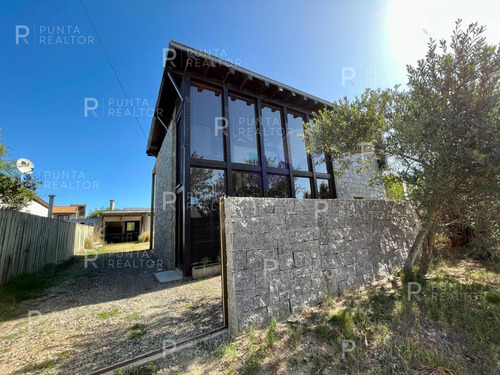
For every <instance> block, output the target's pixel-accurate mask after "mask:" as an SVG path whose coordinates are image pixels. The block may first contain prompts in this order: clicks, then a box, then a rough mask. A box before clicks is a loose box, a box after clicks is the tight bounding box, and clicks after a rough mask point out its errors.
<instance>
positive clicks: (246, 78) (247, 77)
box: [240, 74, 253, 90]
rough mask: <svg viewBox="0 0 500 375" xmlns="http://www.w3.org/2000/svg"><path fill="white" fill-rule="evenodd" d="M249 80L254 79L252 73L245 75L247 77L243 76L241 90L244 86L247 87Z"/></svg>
mask: <svg viewBox="0 0 500 375" xmlns="http://www.w3.org/2000/svg"><path fill="white" fill-rule="evenodd" d="M248 81H253V77H252V76H251V75H250V74H247V75H245V78H243V81H242V82H241V85H240V90H243V87H245V84H246V83H247V82H248Z"/></svg>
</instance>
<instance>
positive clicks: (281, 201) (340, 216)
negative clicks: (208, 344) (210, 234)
mask: <svg viewBox="0 0 500 375" xmlns="http://www.w3.org/2000/svg"><path fill="white" fill-rule="evenodd" d="M223 218H224V226H225V235H226V238H225V246H226V258H227V261H226V267H227V293H228V318H229V328H230V331H231V333H232V334H238V333H239V332H241V331H242V330H245V329H248V328H249V327H250V326H251V325H256V326H260V325H265V324H268V322H269V321H270V319H271V317H275V318H277V319H283V318H285V317H287V316H289V315H291V314H294V313H297V312H299V311H300V310H301V309H302V308H304V307H306V306H312V305H315V304H318V303H320V302H321V301H322V299H323V298H324V297H325V296H326V295H327V294H330V295H337V294H338V293H340V292H341V291H342V290H344V289H346V288H349V287H355V286H360V285H363V284H365V283H367V282H369V281H370V280H373V279H375V278H377V277H378V276H383V275H385V274H387V273H389V272H391V271H392V270H393V269H394V268H397V267H400V266H402V265H403V263H404V260H405V258H406V255H407V253H408V250H409V248H410V247H411V244H412V242H413V239H414V238H415V236H416V233H417V231H418V226H419V221H418V218H417V216H416V214H415V212H414V211H413V210H412V209H411V207H409V206H408V205H403V204H400V203H397V202H392V201H383V200H337V199H335V200H310V199H293V198H238V197H228V198H226V199H225V201H224V216H223Z"/></svg>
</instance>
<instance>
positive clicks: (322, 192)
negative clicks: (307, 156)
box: [316, 178, 333, 199]
mask: <svg viewBox="0 0 500 375" xmlns="http://www.w3.org/2000/svg"><path fill="white" fill-rule="evenodd" d="M316 184H317V185H318V197H319V199H332V198H333V197H332V194H331V192H330V181H329V180H325V179H322V178H317V179H316Z"/></svg>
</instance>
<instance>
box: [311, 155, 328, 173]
mask: <svg viewBox="0 0 500 375" xmlns="http://www.w3.org/2000/svg"><path fill="white" fill-rule="evenodd" d="M313 160H314V170H315V171H316V173H328V170H327V168H326V160H325V156H324V155H318V156H315V157H314V159H313Z"/></svg>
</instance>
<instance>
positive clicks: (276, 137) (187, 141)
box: [146, 41, 385, 276]
mask: <svg viewBox="0 0 500 375" xmlns="http://www.w3.org/2000/svg"><path fill="white" fill-rule="evenodd" d="M169 47H170V48H169V55H168V57H167V60H166V64H165V69H164V72H163V77H162V82H161V86H160V90H159V95H158V99H157V103H156V108H155V116H154V117H153V120H152V123H151V128H150V132H149V138H148V144H147V149H146V152H147V154H148V155H150V156H154V157H156V163H155V167H154V169H153V180H152V183H153V186H152V191H153V197H152V202H154V206H153V207H152V209H153V210H154V220H153V221H154V231H153V234H154V239H153V240H154V241H153V242H154V250H155V252H156V253H157V254H158V255H159V256H161V257H162V258H163V264H164V265H165V266H166V267H167V268H175V267H179V268H181V269H183V273H184V275H185V276H190V275H191V268H192V266H193V265H196V264H199V263H201V262H202V260H203V259H204V258H209V259H210V260H212V261H214V260H217V258H218V256H219V253H220V232H219V198H220V197H221V196H223V195H229V196H252V197H296V198H320V199H321V198H323V199H327V198H343V199H354V198H357V199H361V198H379V199H380V198H385V192H384V188H383V186H381V185H376V186H372V187H366V182H368V180H369V179H370V177H371V176H372V175H373V172H374V170H375V169H376V168H378V165H377V164H376V163H374V164H373V165H372V166H371V168H372V169H371V171H368V172H366V173H365V174H363V175H357V174H355V173H354V171H349V172H348V173H346V175H345V177H344V178H343V179H337V178H335V176H334V173H333V164H332V160H331V158H330V157H329V156H328V155H323V157H318V158H313V157H312V156H311V155H309V154H308V153H307V151H306V146H305V144H304V142H303V138H302V137H301V134H303V132H304V129H303V122H304V121H305V122H307V121H309V120H310V119H311V114H312V112H315V111H319V110H321V109H323V108H325V107H326V108H330V107H331V104H330V103H329V102H328V101H325V100H322V99H320V98H317V97H315V96H312V95H309V94H307V93H305V92H302V91H300V90H297V89H294V88H292V87H289V86H287V85H284V84H282V83H280V82H277V81H274V80H272V79H269V78H267V77H264V76H262V75H260V74H257V73H254V72H252V71H250V70H247V69H244V68H242V67H240V66H236V65H233V64H231V63H229V62H227V61H224V60H221V59H219V58H217V57H214V56H211V55H209V54H206V53H204V52H202V51H197V50H194V49H192V48H190V47H187V46H185V45H182V44H180V43H177V42H174V41H171V42H170V45H169Z"/></svg>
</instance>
